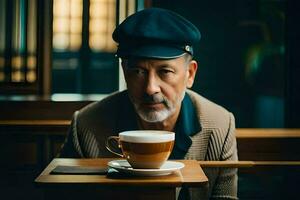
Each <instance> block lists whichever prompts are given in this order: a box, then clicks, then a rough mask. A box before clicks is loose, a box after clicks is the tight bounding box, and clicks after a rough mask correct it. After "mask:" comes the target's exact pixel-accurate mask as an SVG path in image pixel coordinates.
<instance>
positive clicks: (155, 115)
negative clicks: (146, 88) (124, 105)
mask: <svg viewBox="0 0 300 200" xmlns="http://www.w3.org/2000/svg"><path fill="white" fill-rule="evenodd" d="M184 94H185V91H183V92H182V94H181V95H180V96H179V97H178V99H177V101H176V103H175V105H173V104H171V103H170V102H169V101H168V100H166V102H165V105H166V108H164V109H163V110H160V111H157V110H150V111H146V110H143V109H142V108H141V107H140V106H139V105H138V104H137V103H136V102H135V101H134V100H133V99H132V98H131V99H132V102H133V105H134V108H135V110H136V112H137V114H138V115H139V117H140V118H141V119H142V120H144V121H146V122H149V123H155V122H162V121H164V120H166V119H167V118H168V117H170V116H171V115H172V114H174V113H175V112H176V105H178V104H180V103H181V102H182V100H183V98H184Z"/></svg>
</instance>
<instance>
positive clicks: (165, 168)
mask: <svg viewBox="0 0 300 200" xmlns="http://www.w3.org/2000/svg"><path fill="white" fill-rule="evenodd" d="M107 165H108V166H109V167H111V168H113V169H116V170H117V171H119V172H123V173H127V174H131V175H135V176H164V175H168V174H171V173H172V172H173V171H176V170H179V169H181V168H183V167H184V164H183V163H181V162H175V161H166V162H165V163H164V164H163V165H162V166H161V167H160V168H159V169H135V168H132V167H131V166H130V164H129V163H128V162H127V160H112V161H110V162H108V163H107Z"/></svg>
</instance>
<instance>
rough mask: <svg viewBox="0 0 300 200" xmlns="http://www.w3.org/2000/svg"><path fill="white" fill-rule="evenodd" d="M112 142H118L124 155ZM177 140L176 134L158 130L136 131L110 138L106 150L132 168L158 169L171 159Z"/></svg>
mask: <svg viewBox="0 0 300 200" xmlns="http://www.w3.org/2000/svg"><path fill="white" fill-rule="evenodd" d="M112 140H115V141H117V143H118V148H120V149H121V151H122V154H120V153H117V152H116V151H114V150H113V148H112ZM174 140H175V133H174V132H169V131H157V130H136V131H125V132H121V133H119V136H110V137H108V139H107V140H106V148H107V149H108V150H109V151H110V152H112V153H114V154H116V155H118V156H120V157H123V158H125V159H126V160H127V161H128V163H129V164H130V165H131V167H132V168H141V169H158V168H160V167H161V166H162V165H163V164H164V162H165V161H166V160H167V159H168V158H169V156H170V154H171V152H172V149H173V146H174Z"/></svg>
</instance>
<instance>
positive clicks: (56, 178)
mask: <svg viewBox="0 0 300 200" xmlns="http://www.w3.org/2000/svg"><path fill="white" fill-rule="evenodd" d="M110 160H112V159H65V158H58V159H54V160H52V162H51V163H50V164H49V165H48V166H47V167H46V168H45V170H44V171H43V172H42V173H41V174H40V175H39V176H38V177H37V178H36V179H35V183H36V184H37V185H38V186H39V187H40V188H42V189H43V190H44V194H45V199H64V200H65V199H72V200H75V199H80V200H82V199H86V198H88V199H110V200H111V199H122V200H123V199H142V200H148V199H149V200H150V199H151V200H152V199H163V200H168V199H172V200H174V199H176V188H178V187H182V186H187V187H208V186H207V185H208V184H207V183H208V179H207V177H206V176H205V174H204V172H203V170H202V169H201V167H200V165H199V164H198V162H197V161H195V160H177V161H179V162H182V163H184V164H185V167H184V168H182V169H181V170H178V171H175V172H173V173H172V174H169V175H166V176H156V177H132V176H128V177H113V178H111V177H107V176H106V175H65V174H63V175H53V174H50V172H51V171H52V170H53V169H54V168H55V167H56V166H58V165H69V166H99V167H104V166H107V162H108V161H110Z"/></svg>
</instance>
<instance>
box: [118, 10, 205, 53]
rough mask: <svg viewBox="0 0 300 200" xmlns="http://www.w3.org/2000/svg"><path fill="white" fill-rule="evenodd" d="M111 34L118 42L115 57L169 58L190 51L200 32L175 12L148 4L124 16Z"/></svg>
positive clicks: (198, 38) (197, 40)
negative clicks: (147, 6) (146, 6)
mask: <svg viewBox="0 0 300 200" xmlns="http://www.w3.org/2000/svg"><path fill="white" fill-rule="evenodd" d="M112 37H113V39H114V40H115V41H116V42H117V43H118V50H117V53H116V55H117V56H118V57H121V58H127V57H132V56H134V57H145V58H157V59H172V58H177V57H180V56H182V55H183V54H184V53H189V54H191V55H193V46H194V45H195V44H196V43H198V42H199V40H200V37H201V35H200V32H199V30H198V28H197V27H196V26H195V25H193V24H192V23H191V22H190V21H188V20H187V19H185V18H183V17H182V16H180V15H178V14H177V13H175V12H172V11H170V10H165V9H161V8H148V9H145V10H142V11H139V12H136V13H134V14H133V15H131V16H129V17H127V18H126V19H125V20H124V21H123V22H122V23H121V24H120V25H118V26H117V28H116V29H115V30H114V32H113V35H112Z"/></svg>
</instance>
